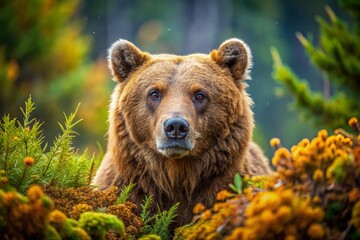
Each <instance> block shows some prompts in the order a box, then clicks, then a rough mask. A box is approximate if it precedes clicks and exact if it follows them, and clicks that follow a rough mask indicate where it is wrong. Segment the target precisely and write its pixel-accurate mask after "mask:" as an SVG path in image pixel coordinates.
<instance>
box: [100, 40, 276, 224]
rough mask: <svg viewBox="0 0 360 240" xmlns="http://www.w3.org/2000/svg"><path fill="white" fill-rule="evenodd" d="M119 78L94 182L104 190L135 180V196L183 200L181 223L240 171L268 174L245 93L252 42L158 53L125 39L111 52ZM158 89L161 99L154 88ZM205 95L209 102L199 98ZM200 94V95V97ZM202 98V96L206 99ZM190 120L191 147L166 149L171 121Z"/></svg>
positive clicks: (163, 204) (166, 204)
mask: <svg viewBox="0 0 360 240" xmlns="http://www.w3.org/2000/svg"><path fill="white" fill-rule="evenodd" d="M109 66H110V69H111V71H112V74H113V76H114V79H115V80H116V81H117V82H118V85H117V86H116V88H115V90H114V92H113V95H112V101H111V106H110V117H109V121H110V129H109V132H108V136H109V139H108V148H107V153H106V155H105V157H104V159H103V161H102V163H101V166H100V168H99V169H98V171H97V174H96V176H95V179H94V181H93V184H94V185H96V186H99V188H101V189H105V188H109V187H111V186H114V185H115V186H119V187H120V188H121V187H123V186H125V185H128V184H129V183H136V187H135V189H134V191H133V193H132V197H131V200H132V201H134V202H136V203H137V204H141V203H142V200H143V198H144V196H145V195H148V196H150V195H151V196H152V197H153V199H154V206H153V209H154V210H156V204H158V205H159V206H160V208H161V209H168V208H170V207H171V206H172V205H173V204H175V203H177V202H179V203H180V210H179V216H178V218H177V225H182V224H185V223H188V222H190V220H191V218H192V213H191V212H192V208H193V207H194V205H195V203H197V202H201V203H203V204H205V205H207V206H210V205H211V204H212V203H213V202H214V198H215V195H216V193H217V192H218V191H219V190H221V189H225V188H226V187H227V186H228V184H229V183H231V182H232V179H233V177H234V175H235V174H236V173H237V172H239V173H240V174H241V175H264V174H268V173H269V172H270V168H269V165H268V160H267V159H266V157H265V156H264V155H263V153H262V151H261V150H260V149H259V148H258V147H257V145H256V144H254V143H253V142H252V131H253V127H254V124H253V113H252V111H251V104H252V101H251V99H250V97H249V96H248V94H247V93H246V91H245V88H246V83H245V82H244V80H245V79H248V78H249V76H248V73H249V68H250V67H251V53H250V50H249V48H248V47H247V46H246V44H245V43H244V42H243V41H241V40H238V39H230V40H227V41H226V42H224V43H223V44H221V45H220V47H219V49H218V50H213V51H212V52H211V53H210V55H204V54H192V55H187V56H177V55H168V54H160V55H151V54H148V53H145V52H142V51H141V50H139V49H138V48H137V47H135V46H134V45H133V44H132V43H130V42H128V41H126V40H119V41H118V42H116V43H114V45H113V46H112V47H111V49H110V51H109ZM153 89H155V90H156V92H157V93H158V94H159V99H157V98H156V97H157V96H156V95H155V97H154V99H155V100H154V99H153V98H152V96H151V93H152V92H151V91H152V90H153ZM199 92H201V94H203V97H204V99H202V100H201V101H197V100H196V98H194V96H195V95H196V94H198V93H199ZM200 97H201V96H200ZM200 99H201V98H200ZM174 116H175V117H181V118H183V119H185V120H186V121H187V122H188V123H189V132H188V136H187V137H186V141H187V143H189V146H191V147H189V148H188V149H186V150H184V149H181V150H178V149H165V150H163V149H161V146H162V144H163V143H164V142H166V141H167V140H168V139H167V138H166V136H165V134H164V127H163V125H164V121H166V120H167V119H169V118H171V117H174Z"/></svg>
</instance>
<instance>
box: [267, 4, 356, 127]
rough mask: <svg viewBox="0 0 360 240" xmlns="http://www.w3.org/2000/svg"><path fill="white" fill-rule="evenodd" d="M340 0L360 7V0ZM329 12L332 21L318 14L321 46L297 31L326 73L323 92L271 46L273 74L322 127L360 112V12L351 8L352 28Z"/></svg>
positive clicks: (340, 124) (342, 122)
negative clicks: (353, 22)
mask: <svg viewBox="0 0 360 240" xmlns="http://www.w3.org/2000/svg"><path fill="white" fill-rule="evenodd" d="M341 4H342V6H344V7H345V8H346V9H349V6H352V7H351V8H353V9H359V8H360V3H359V1H341ZM326 12H327V14H328V16H329V19H330V22H328V21H326V20H324V19H323V18H321V17H317V18H316V19H317V21H318V23H319V25H320V36H319V47H316V46H314V44H313V43H311V41H309V40H308V39H307V38H305V37H304V36H303V35H302V34H300V33H297V37H298V39H299V41H300V42H301V44H302V45H303V46H304V48H305V50H306V51H307V54H308V55H309V58H310V59H311V61H312V63H313V64H314V65H315V66H316V67H318V68H319V69H320V70H321V71H322V73H323V76H324V80H323V82H324V83H323V84H324V91H323V93H321V92H314V91H312V90H310V88H309V85H308V81H306V80H300V79H299V77H298V76H296V75H295V74H294V73H293V72H292V70H291V69H290V68H289V67H287V66H286V65H284V64H283V63H282V61H281V59H280V56H279V54H278V52H277V51H276V50H275V49H272V50H271V52H272V56H273V60H274V78H275V79H276V80H278V81H279V82H280V83H281V84H282V85H283V86H285V87H286V88H287V89H288V90H289V91H290V92H291V94H292V95H293V96H294V98H295V102H296V106H297V108H299V109H301V110H303V111H304V113H305V115H306V118H307V119H314V121H315V123H316V124H317V125H319V126H322V127H323V126H324V125H325V126H327V127H330V128H337V127H343V128H344V127H347V120H348V119H350V118H351V117H353V116H360V109H359V102H358V96H359V92H360V82H359V78H360V31H357V30H356V28H357V27H358V25H359V24H360V18H359V16H360V14H359V13H358V12H357V13H355V12H353V11H351V12H352V13H353V15H354V17H355V21H356V22H355V28H353V29H351V28H350V27H348V24H347V23H346V22H344V21H343V20H341V19H339V18H338V17H337V16H336V15H335V13H334V12H333V11H332V10H331V9H330V8H329V7H326ZM330 83H332V85H331V86H330ZM330 89H333V92H334V93H333V94H331V93H330Z"/></svg>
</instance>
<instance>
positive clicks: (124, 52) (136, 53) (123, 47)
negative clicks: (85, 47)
mask: <svg viewBox="0 0 360 240" xmlns="http://www.w3.org/2000/svg"><path fill="white" fill-rule="evenodd" d="M148 59H150V55H149V54H147V53H144V52H142V51H141V50H140V49H138V48H137V47H136V46H135V45H134V44H132V43H131V42H129V41H126V40H123V39H120V40H118V41H116V42H115V43H114V44H113V45H112V46H111V47H110V49H109V55H108V63H109V68H110V70H111V73H112V75H113V77H114V78H115V80H117V81H118V82H123V81H125V80H126V79H127V78H128V77H129V75H130V74H131V73H132V72H133V71H135V70H136V68H138V67H139V66H141V65H142V64H143V63H144V62H146V61H147V60H148Z"/></svg>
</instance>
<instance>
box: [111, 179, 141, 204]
mask: <svg viewBox="0 0 360 240" xmlns="http://www.w3.org/2000/svg"><path fill="white" fill-rule="evenodd" d="M135 185H136V184H135V183H130V184H129V185H127V186H126V187H124V188H123V189H122V190H121V192H120V194H119V197H118V198H117V199H116V202H115V204H122V203H124V202H126V201H127V200H128V199H129V197H130V194H131V191H132V190H133V189H134V187H135Z"/></svg>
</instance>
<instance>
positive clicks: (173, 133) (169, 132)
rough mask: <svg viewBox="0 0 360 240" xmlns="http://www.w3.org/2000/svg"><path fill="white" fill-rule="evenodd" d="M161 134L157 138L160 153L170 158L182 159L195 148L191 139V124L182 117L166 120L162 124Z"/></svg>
mask: <svg viewBox="0 0 360 240" xmlns="http://www.w3.org/2000/svg"><path fill="white" fill-rule="evenodd" d="M161 128H162V129H161V131H160V132H161V133H160V132H159V133H160V134H159V135H157V136H156V146H157V149H158V151H159V152H161V153H162V154H164V155H165V156H166V157H169V158H182V157H184V156H186V155H187V154H188V153H189V152H190V151H191V150H192V149H193V148H194V145H193V142H192V141H191V139H190V136H189V135H190V123H189V122H188V121H187V120H185V118H183V117H181V116H174V117H170V118H168V119H166V120H165V121H163V123H162V124H161Z"/></svg>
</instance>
